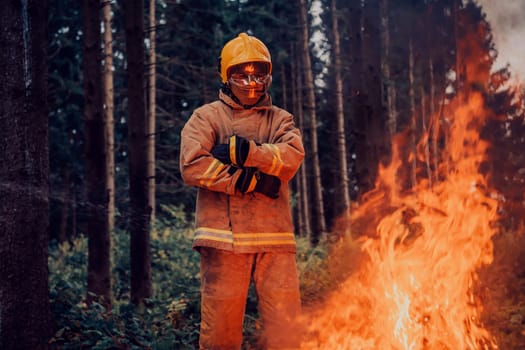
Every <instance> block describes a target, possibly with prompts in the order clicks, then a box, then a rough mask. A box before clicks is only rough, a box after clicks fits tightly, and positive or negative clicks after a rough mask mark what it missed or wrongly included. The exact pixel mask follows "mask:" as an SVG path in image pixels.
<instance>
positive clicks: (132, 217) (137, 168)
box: [124, 0, 151, 305]
mask: <svg viewBox="0 0 525 350" xmlns="http://www.w3.org/2000/svg"><path fill="white" fill-rule="evenodd" d="M124 13H125V21H126V55H127V56H126V57H127V62H128V65H127V78H128V143H129V199H130V214H129V222H130V231H131V232H130V233H131V241H130V264H131V302H132V303H134V304H135V305H138V304H141V303H142V302H143V301H144V299H145V298H148V297H150V296H151V257H150V218H151V216H150V215H151V207H150V206H149V205H148V169H147V167H148V162H147V159H148V155H147V143H148V137H147V132H148V125H147V123H146V102H145V98H144V86H145V85H144V82H145V81H144V80H145V79H144V75H145V74H144V60H145V48H144V17H143V16H144V2H143V1H135V0H126V1H124Z"/></svg>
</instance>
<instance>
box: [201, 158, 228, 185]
mask: <svg viewBox="0 0 525 350" xmlns="http://www.w3.org/2000/svg"><path fill="white" fill-rule="evenodd" d="M224 167H225V165H224V164H222V163H221V162H220V161H219V160H218V159H213V161H212V162H211V163H210V165H209V166H208V169H206V171H205V172H204V174H203V175H202V178H201V179H200V181H199V184H200V186H201V187H209V186H210V185H211V184H212V183H213V181H214V180H215V179H216V178H217V174H218V173H219V172H220V171H221V170H223V169H224Z"/></svg>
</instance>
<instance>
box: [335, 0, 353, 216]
mask: <svg viewBox="0 0 525 350" xmlns="http://www.w3.org/2000/svg"><path fill="white" fill-rule="evenodd" d="M336 2H337V1H336V0H332V1H331V6H330V11H331V14H332V40H333V46H334V49H333V50H334V51H333V56H334V61H335V66H334V68H335V96H336V119H337V149H338V154H339V173H340V176H341V199H342V202H343V203H342V204H343V207H344V209H345V213H348V212H349V210H350V190H349V181H348V165H347V161H346V157H347V154H346V153H347V151H346V132H345V111H344V105H343V78H342V74H341V66H342V63H341V46H340V42H339V41H340V39H339V25H338V13H337V6H336Z"/></svg>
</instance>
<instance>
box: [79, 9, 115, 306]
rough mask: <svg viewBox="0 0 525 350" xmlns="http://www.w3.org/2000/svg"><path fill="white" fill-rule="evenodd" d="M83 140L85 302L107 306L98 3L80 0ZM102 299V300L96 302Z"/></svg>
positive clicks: (107, 239) (107, 241)
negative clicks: (86, 247) (86, 253)
mask: <svg viewBox="0 0 525 350" xmlns="http://www.w3.org/2000/svg"><path fill="white" fill-rule="evenodd" d="M82 10H83V19H84V22H83V32H84V48H83V60H82V61H83V71H84V75H83V76H84V140H85V152H86V192H87V206H88V208H87V216H88V218H87V219H88V224H87V234H88V286H87V300H88V302H90V301H93V300H94V299H95V300H97V301H99V302H102V303H104V304H105V305H106V306H110V304H111V272H110V268H111V264H110V251H111V244H110V236H109V227H108V212H107V210H108V192H107V188H106V184H107V180H106V177H107V159H106V157H107V153H106V130H105V127H104V109H103V99H102V91H103V84H102V71H101V69H102V67H101V61H102V60H101V58H102V57H101V44H102V38H101V32H100V20H101V18H100V1H99V0H83V8H82ZM100 298H102V300H99V299H100Z"/></svg>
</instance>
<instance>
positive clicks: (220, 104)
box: [180, 90, 304, 253]
mask: <svg viewBox="0 0 525 350" xmlns="http://www.w3.org/2000/svg"><path fill="white" fill-rule="evenodd" d="M232 135H237V136H240V137H243V138H245V139H246V140H250V151H249V153H248V156H247V158H246V161H245V163H244V167H255V168H257V169H258V170H259V171H261V172H263V173H266V174H269V175H274V176H277V177H278V178H279V179H280V180H281V188H280V191H279V197H278V198H277V199H271V198H268V197H266V196H265V195H263V194H261V193H257V192H250V193H246V194H242V193H240V192H239V191H237V190H236V188H235V183H236V181H237V180H238V178H239V176H240V174H241V170H240V169H236V168H234V167H232V165H228V164H223V163H221V162H220V161H219V160H217V159H215V158H214V157H213V156H212V155H211V153H210V151H211V149H212V148H213V146H214V145H217V144H223V143H228V139H229V138H230V136H232ZM303 158H304V148H303V144H302V139H301V134H300V131H299V129H297V128H296V126H295V123H294V118H293V116H292V115H291V114H290V113H288V112H287V111H285V110H283V109H281V108H278V107H276V106H273V105H272V102H271V98H270V96H269V95H265V96H264V98H263V99H262V100H261V101H260V102H259V103H258V104H257V105H255V106H253V107H252V108H250V109H245V108H244V107H243V106H241V105H239V104H238V103H236V102H235V101H234V100H233V99H232V98H231V97H230V96H228V95H227V94H225V93H224V92H223V91H222V90H221V91H220V92H219V99H218V100H217V101H214V102H212V103H209V104H206V105H203V106H202V107H200V108H198V109H196V110H195V111H194V113H193V115H192V116H191V117H190V119H189V120H188V122H187V123H186V125H185V126H184V128H183V129H182V133H181V154H180V169H181V174H182V178H183V180H184V181H185V182H186V184H188V185H190V186H197V187H198V193H197V204H196V205H197V208H196V211H195V216H196V217H195V235H194V241H193V248H194V249H196V250H198V248H199V247H214V248H218V249H224V250H228V251H233V252H244V253H257V252H263V251H287V252H295V237H294V233H293V223H292V218H291V212H290V198H289V188H288V181H289V180H291V179H292V177H293V176H294V175H295V173H296V171H297V169H298V168H299V166H300V164H301V162H302V160H303Z"/></svg>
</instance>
